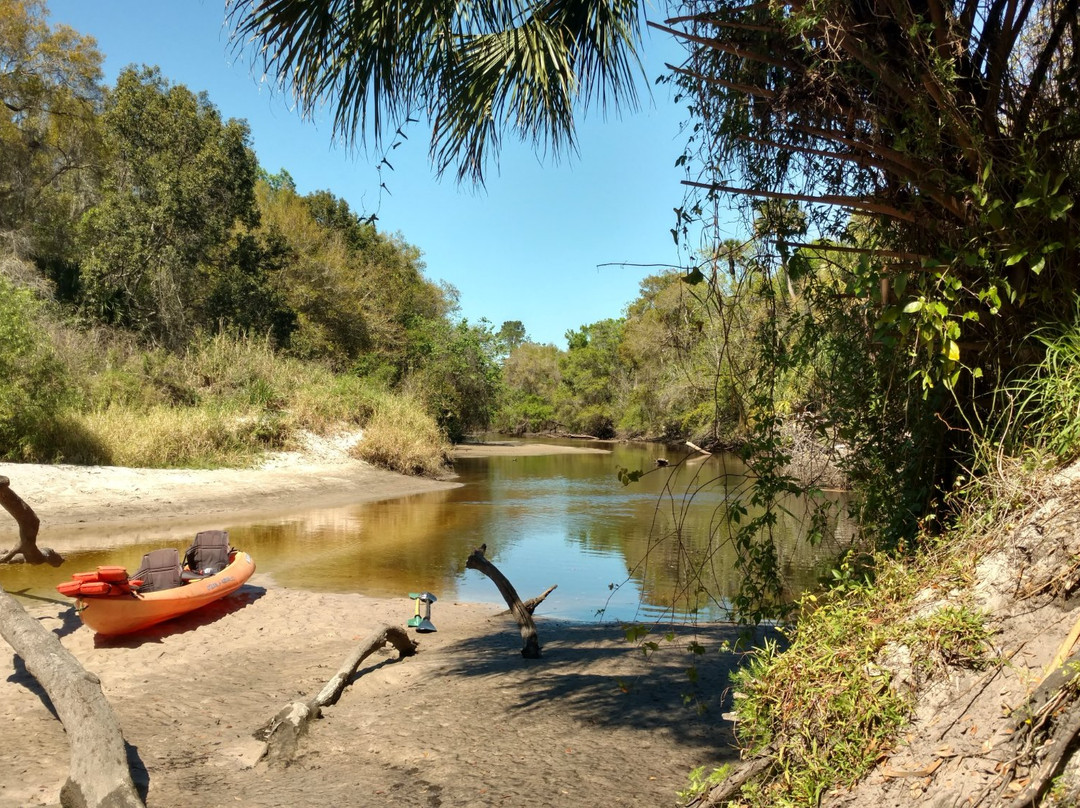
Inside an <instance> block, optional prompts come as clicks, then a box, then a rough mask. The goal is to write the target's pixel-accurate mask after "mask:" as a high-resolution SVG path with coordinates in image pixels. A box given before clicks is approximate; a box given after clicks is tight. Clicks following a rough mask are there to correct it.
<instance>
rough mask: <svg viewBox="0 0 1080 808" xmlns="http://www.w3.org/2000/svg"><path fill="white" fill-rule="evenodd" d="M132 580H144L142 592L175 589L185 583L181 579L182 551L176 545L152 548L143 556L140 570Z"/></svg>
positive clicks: (140, 588) (140, 589) (141, 587)
mask: <svg viewBox="0 0 1080 808" xmlns="http://www.w3.org/2000/svg"><path fill="white" fill-rule="evenodd" d="M130 580H132V581H134V580H141V581H142V584H141V585H140V586H139V591H140V592H160V591H162V590H163V589H175V588H176V587H178V586H180V584H181V583H183V582H182V581H181V580H180V553H179V552H178V551H177V549H176V548H175V547H163V548H162V549H160V550H151V551H150V552H149V553H147V554H146V555H144V556H143V558H142V564H140V565H139V570H138V572H136V573H135V574H134V575H132V576H131V579H130Z"/></svg>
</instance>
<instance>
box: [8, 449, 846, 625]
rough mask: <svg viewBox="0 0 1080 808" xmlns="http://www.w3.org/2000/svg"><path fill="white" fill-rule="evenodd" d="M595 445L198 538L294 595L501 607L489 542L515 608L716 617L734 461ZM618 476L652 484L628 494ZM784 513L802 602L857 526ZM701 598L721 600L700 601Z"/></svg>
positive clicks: (113, 558) (787, 554)
mask: <svg viewBox="0 0 1080 808" xmlns="http://www.w3.org/2000/svg"><path fill="white" fill-rule="evenodd" d="M549 442H550V441H549ZM575 445H581V444H580V442H578V443H575ZM603 448H605V449H610V450H611V452H610V454H574V455H552V456H541V457H517V458H512V457H496V458H471V459H464V460H460V461H458V464H457V471H458V474H459V475H460V476H459V480H458V481H459V482H461V483H463V485H462V487H460V488H455V489H452V490H448V491H441V492H437V493H431V494H423V495H418V496H411V497H406V498H403V499H397V500H389V501H384V502H376V503H366V504H362V505H355V506H349V507H342V508H335V509H329V510H317V511H307V512H299V513H295V514H293V515H291V516H289V517H285V518H275V519H272V520H267V521H264V522H256V523H247V524H223V525H221V524H215V525H207V526H206V527H207V528H211V527H226V528H227V529H228V530H229V534H230V538H231V540H232V543H233V545H234V546H236V547H240V548H243V549H244V550H247V551H248V552H250V553H251V554H252V556H253V557H254V558H255V561H256V563H257V565H258V570H259V572H260V573H268V574H270V575H272V576H273V578H274V579H275V580H276V581H277V582H278V583H280V584H282V585H284V586H288V587H293V588H300V589H310V590H319V591H329V592H360V593H363V594H367V595H373V596H393V597H400V596H404V595H406V594H408V593H409V592H416V591H421V590H428V591H430V592H432V593H434V594H435V595H436V596H437V597H438V598H439V599H440V600H447V601H450V600H464V601H477V602H492V603H497V602H500V601H501V599H500V595H499V593H498V590H497V589H496V588H495V585H494V584H493V583H492V582H491V581H490V580H488V579H487V578H486V577H484V576H483V575H481V574H480V573H478V572H475V571H472V570H466V569H465V560H466V558H467V557H468V555H469V553H470V552H472V550H473V548H474V547H477V546H479V545H480V544H486V545H487V556H488V558H489V559H490V560H491V561H492V562H493V563H494V564H495V565H496V566H498V567H499V569H500V570H501V571H502V572H503V573H504V574H505V575H506V576H507V577H508V578H509V579H510V581H511V582H512V583H513V584H514V586H515V588H516V589H517V591H518V593H519V594H520V595H521V597H522V598H523V599H527V598H529V597H533V596H535V595H538V594H540V593H541V592H542V591H543V590H545V589H546V588H547V587H549V586H551V585H552V584H558V589H557V590H556V591H555V592H554V593H552V595H551V596H550V597H549V598H548V599H547V601H546V602H545V603H544V605H543V606H542V607H541V608H540V610H539V611H538V614H546V615H553V616H559V617H563V618H569V619H578V620H594V619H597V618H598V617H599V616H603V618H604V619H619V620H635V619H637V620H647V619H655V618H659V617H661V616H663V615H665V614H667V613H669V612H670V611H671V610H672V609H674V611H675V613H676V614H678V615H680V616H685V615H686V614H688V613H690V612H694V611H697V612H699V613H700V614H702V615H703V616H706V617H710V618H723V617H725V616H726V614H725V609H724V603H723V599H724V598H725V597H727V596H728V595H730V594H732V593H734V592H735V591H736V590H737V588H738V581H737V579H736V577H735V574H734V571H733V559H734V553H733V551H732V548H731V546H730V542H728V541H727V540H726V539H725V536H724V532H723V521H724V520H723V514H724V513H725V509H726V507H727V505H728V502H729V501H730V499H731V497H732V496H738V493H737V492H738V490H739V488H740V486H744V485H745V479H744V478H743V477H742V476H741V466H740V465H739V463H738V461H737V460H736V459H734V458H732V457H724V456H715V457H712V458H709V459H706V460H696V459H695V460H692V461H691V462H690V463H689V464H687V465H685V466H683V467H680V468H678V469H673V468H670V467H669V468H659V469H657V468H656V463H655V461H656V459H657V458H658V457H663V458H665V459H667V460H668V461H669V462H670V463H671V464H672V465H673V466H674V465H675V464H677V463H678V462H679V461H680V460H681V459H682V458H683V454H681V453H679V452H672V451H670V450H667V449H665V448H663V447H660V446H653V445H615V446H611V445H604V447H603ZM619 467H623V468H629V469H643V470H646V471H649V473H648V474H646V475H645V476H644V477H643V478H642V479H641V480H640V481H639V482H637V483H634V484H631V485H630V486H628V487H624V486H623V485H622V484H621V483H620V482H619V480H618V479H617V470H618V468H619ZM837 502H838V504H839V501H838V500H837ZM784 509H785V512H784V513H782V514H781V516H780V523H779V526H778V528H779V529H778V531H777V548H778V551H779V555H780V559H781V565H782V567H781V568H782V571H783V574H784V575H785V576H786V580H787V585H788V588H789V589H790V591H791V593H792V594H796V593H798V592H799V591H801V590H802V589H804V588H805V587H807V586H812V585H813V584H814V582H815V581H816V580H817V578H818V576H819V575H820V574H821V567H822V563H823V561H825V560H827V559H831V558H833V557H834V556H835V555H836V553H837V552H839V550H840V549H841V548H842V547H843V546H844V545H845V544H846V543H847V541H849V540H850V537H851V533H852V526H851V524H850V523H849V522H848V521H847V520H846V519H843V518H842V516H841V518H840V519H839V520H837V519H836V518H835V517H834V519H833V524H832V526H831V528H830V531H829V534H830V535H828V536H827V537H826V540H825V541H823V542H822V543H821V544H820V545H819V546H817V547H810V546H809V544H808V543H807V541H806V539H805V527H804V522H805V514H806V507H805V505H804V504H802V503H800V502H798V501H794V500H793V501H789V502H785V503H784ZM835 510H837V511H840V510H842V508H836V509H835ZM42 543H43V544H47V542H46V541H44V540H43V541H42ZM166 544H172V545H173V546H176V547H177V548H178V549H180V550H181V552H182V551H183V549H184V548H185V546H186V544H187V542H179V543H178V542H175V541H172V542H169V541H162V542H152V541H151V542H147V543H145V544H138V545H126V546H124V547H120V548H113V549H111V550H108V551H102V552H92V553H78V554H75V553H72V554H70V555H69V556H68V562H67V563H65V565H64V566H63V567H62V568H61V570H52V569H48V568H46V569H42V568H28V569H22V570H19V569H16V568H13V569H12V570H11V573H10V574H9V572H8V571H5V578H4V585H5V587H6V588H7V589H9V590H10V591H16V590H18V589H21V588H31V589H32V590H33V591H42V592H43V591H45V590H47V589H51V587H52V586H54V585H55V583H57V582H59V581H62V580H67V578H68V577H69V575H70V574H71V573H72V572H75V571H78V570H82V569H93V568H94V567H95V566H96V565H98V564H126V565H127V567H128V569H129V570H134V569H136V568H137V567H138V564H139V560H140V558H141V557H142V554H143V553H144V552H147V551H149V550H151V549H154V548H155V547H158V546H162V545H166ZM702 586H703V587H704V589H706V590H708V591H710V592H713V593H717V594H718V595H719V596H720V599H719V600H715V601H714V600H710V599H708V598H706V597H704V596H703V595H702V594H701V589H702ZM438 608H439V607H438V605H436V606H435V607H434V610H433V617H435V618H436V621H435V622H436V625H437V623H438V621H437V617H438Z"/></svg>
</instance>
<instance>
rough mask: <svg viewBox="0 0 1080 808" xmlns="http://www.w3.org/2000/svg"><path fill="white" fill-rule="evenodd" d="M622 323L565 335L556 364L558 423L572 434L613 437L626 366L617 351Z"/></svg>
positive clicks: (588, 327) (606, 322) (594, 325)
mask: <svg viewBox="0 0 1080 808" xmlns="http://www.w3.org/2000/svg"><path fill="white" fill-rule="evenodd" d="M625 324H626V323H625V320H622V319H618V320H614V319H609V320H600V321H599V322H596V323H592V324H591V325H585V326H582V327H581V328H579V329H577V330H576V331H567V332H566V342H567V351H566V353H565V354H564V355H563V357H562V360H561V362H560V363H559V372H560V375H561V382H562V384H561V387H560V391H559V402H558V412H559V420H560V421H562V423H563V424H564V425H565V426H569V427H570V428H571V429H573V430H574V431H584V432H587V433H589V434H590V435H595V436H596V437H598V438H613V437H615V427H616V425H617V423H618V420H619V414H620V412H621V410H622V404H623V401H624V400H625V395H626V388H627V386H628V383H627V373H626V371H627V366H626V362H625V360H624V358H623V354H622V351H621V344H622V336H623V330H624V328H625Z"/></svg>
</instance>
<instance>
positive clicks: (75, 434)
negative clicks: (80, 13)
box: [0, 0, 500, 471]
mask: <svg viewBox="0 0 1080 808" xmlns="http://www.w3.org/2000/svg"><path fill="white" fill-rule="evenodd" d="M46 15H47V11H46V8H45V5H44V3H43V2H40V0H26V1H25V2H23V0H0V102H2V103H0V151H2V152H3V154H4V158H5V159H4V160H3V161H2V165H0V236H3V247H2V253H3V255H2V257H3V265H2V267H0V309H2V311H3V313H4V317H3V330H2V333H0V364H2V365H3V367H4V368H7V370H6V371H5V372H4V374H3V380H2V382H0V388H2V392H0V400H2V401H3V403H4V407H3V410H4V412H5V413H7V415H5V416H4V420H3V422H2V423H0V457H7V458H15V459H39V460H55V459H61V458H62V459H68V460H76V461H83V462H91V461H93V462H112V461H118V460H119V459H120V458H119V457H118V455H117V452H120V451H124V452H126V451H127V450H126V449H121V447H119V446H117V445H115V444H116V443H117V440H119V442H121V443H123V439H122V438H120V437H119V436H120V433H119V432H118V431H117V429H116V428H114V427H115V425H118V424H121V423H123V422H124V421H125V419H126V420H127V421H128V422H129V424H128V430H129V438H130V440H128V441H127V442H126V443H127V446H135V445H139V444H140V441H139V440H138V439H137V436H136V435H135V434H134V433H135V432H138V428H137V427H136V426H135V423H134V422H135V421H139V422H140V423H143V424H145V425H146V430H147V432H148V433H149V432H152V431H154V430H155V429H157V430H159V431H161V432H164V433H170V434H173V435H176V434H177V433H178V432H183V431H184V429H185V427H184V424H186V425H188V426H192V428H194V425H196V424H198V423H203V424H204V427H205V428H203V429H201V430H200V434H199V435H198V436H196V435H195V434H194V433H193V432H190V431H189V432H188V434H187V436H186V437H183V438H181V439H179V440H178V441H177V443H178V444H183V445H185V446H186V448H179V447H178V446H172V447H169V448H165V447H164V446H162V447H159V448H151V447H150V446H149V443H146V444H143V445H145V446H146V451H145V452H143V453H141V454H140V453H139V452H134V453H126V454H125V455H124V458H123V460H124V462H146V463H152V464H164V465H172V464H178V463H185V462H188V463H190V462H195V463H200V464H201V463H213V462H221V461H222V460H225V459H228V458H231V457H235V456H237V455H244V454H245V453H250V452H251V451H253V450H255V449H257V448H258V447H260V446H263V447H265V446H276V445H281V444H282V443H283V442H287V438H288V435H289V434H291V430H292V428H293V427H301V426H302V427H313V426H320V425H321V426H325V425H326V424H325V423H324V419H323V417H322V416H321V415H320V414H318V413H315V412H313V411H312V410H311V409H310V408H308V407H307V405H306V402H304V401H303V400H302V396H300V394H299V392H298V391H297V390H296V389H295V388H293V386H292V381H290V380H289V379H290V378H295V374H296V372H297V371H296V370H295V368H294V367H293V366H292V365H290V364H289V363H290V362H294V361H297V360H300V361H303V362H307V363H309V364H308V367H309V371H303V372H301V373H300V374H299V375H300V376H303V377H305V378H307V380H308V383H309V384H311V385H312V387H313V388H321V387H323V386H324V385H325V384H326V382H325V380H324V379H323V377H322V373H323V370H322V369H323V368H325V369H327V370H329V371H330V372H332V373H334V374H337V375H339V376H341V377H342V378H343V382H342V383H341V384H338V385H337V386H336V389H337V392H334V393H332V394H331V395H330V399H331V400H333V401H336V400H338V397H339V394H340V395H341V396H345V397H346V398H347V397H348V396H349V395H353V396H355V397H356V398H355V401H354V407H353V408H352V409H351V410H350V409H349V408H347V407H346V408H345V410H344V411H343V412H339V413H338V416H339V419H340V420H343V421H345V422H349V421H355V420H356V419H357V418H358V417H359V416H361V415H366V416H371V415H372V414H374V412H375V410H374V409H373V408H372V407H371V406H370V402H369V399H370V397H371V395H373V393H372V392H371V390H372V389H374V388H373V387H372V385H374V386H375V388H379V389H383V390H397V391H400V392H401V393H402V395H405V396H406V398H407V400H408V401H409V402H413V405H410V406H414V408H416V409H417V410H418V411H422V412H426V416H424V417H427V418H429V419H431V421H432V423H434V424H437V425H438V427H439V428H440V429H441V432H442V434H443V435H448V436H452V437H455V438H459V437H460V436H461V435H463V434H464V433H465V432H466V431H468V430H473V429H477V428H483V427H484V426H486V425H487V422H488V420H489V418H490V415H491V411H492V408H493V406H494V403H495V400H496V395H497V389H498V386H499V378H498V367H497V364H496V356H497V352H498V351H499V350H500V347H499V345H500V343H498V342H497V340H496V339H495V336H494V335H493V334H492V333H491V330H490V328H489V327H488V326H487V325H486V324H485V323H480V324H478V325H470V324H468V323H465V322H460V321H459V320H458V318H457V316H456V313H457V293H456V291H455V290H454V289H452V288H450V287H446V286H443V285H440V284H436V283H433V282H431V281H430V280H428V279H427V278H426V277H425V275H424V270H425V266H424V263H423V261H422V260H421V252H420V250H419V249H417V248H416V247H414V246H412V245H410V244H408V243H407V242H406V241H405V240H404V239H402V238H401V237H400V236H398V235H389V234H386V233H383V232H380V231H379V230H378V229H377V228H376V227H375V225H374V224H373V223H372V221H370V220H368V219H366V218H364V217H362V216H361V215H360V214H359V213H357V212H355V211H353V210H351V209H350V208H349V205H348V204H347V203H346V202H345V201H344V200H342V199H340V198H338V197H336V196H334V195H333V194H332V193H331V192H330V191H319V192H315V193H311V194H306V195H304V194H300V193H299V192H298V191H297V190H296V187H295V184H294V183H293V181H292V179H291V177H290V176H289V174H288V172H287V171H286V170H284V169H282V170H280V171H279V172H278V173H276V174H270V173H268V172H267V171H265V170H264V169H261V168H260V167H259V166H258V164H257V162H256V159H255V154H254V151H253V149H252V144H251V137H250V133H249V130H248V127H247V124H246V123H245V122H243V121H238V120H235V119H224V118H223V117H222V115H221V114H220V112H219V111H218V109H217V108H216V107H215V106H214V104H213V103H212V101H211V99H210V98H209V97H208V96H207V95H206V94H205V93H197V92H193V91H192V90H189V89H188V88H187V87H184V86H182V85H176V84H173V83H171V82H170V81H169V80H168V79H167V78H166V77H165V76H163V75H162V74H161V72H160V71H159V70H158V69H157V68H153V67H129V68H126V69H125V70H123V71H122V72H121V73H120V75H119V77H118V78H117V80H116V84H115V86H112V87H108V86H104V85H103V84H102V83H101V60H102V57H101V55H100V53H98V51H97V50H96V48H95V47H94V42H93V40H91V39H89V38H87V37H83V36H80V35H79V34H78V33H76V32H75V31H72V30H71V29H69V28H66V27H64V26H58V27H56V28H51V27H50V26H49V25H48V23H47V19H46ZM218 337H221V338H222V339H224V340H225V341H224V342H216V341H215V340H216V339H217V338H218ZM225 344H229V345H234V346H237V347H236V350H235V354H234V357H233V358H234V360H235V361H237V362H238V363H239V364H240V368H242V369H243V370H241V371H240V372H241V373H246V374H247V376H248V381H247V382H244V383H243V385H242V387H243V391H242V392H241V393H240V395H239V397H237V396H234V395H232V394H225V393H223V391H222V390H221V389H220V387H221V385H220V382H221V381H222V380H223V378H229V377H231V376H232V375H233V374H234V373H236V372H237V369H236V368H229V367H228V366H226V365H215V366H213V367H208V366H207V365H206V362H207V361H208V359H209V358H210V357H212V356H214V355H219V354H220V351H219V350H218V349H217V348H213V346H215V345H217V346H219V347H220V346H221V345H225ZM87 345H93V346H94V347H96V348H98V349H99V351H100V353H98V354H94V353H92V352H89V353H88V351H87V350H86V346H87ZM242 346H249V347H250V350H249V349H247V348H244V347H242ZM255 346H261V347H258V348H256V347H255ZM267 351H269V352H270V354H271V355H273V356H275V357H277V358H276V359H274V360H273V361H272V362H269V363H268V362H267V360H266V352H267ZM211 364H213V363H211ZM139 365H141V368H140V367H139ZM196 366H201V367H202V370H201V371H197V370H196ZM200 373H201V374H202V375H201V376H200V375H199V374H200ZM193 374H195V375H194V377H193ZM349 379H364V380H366V382H365V385H364V386H362V387H356V386H355V385H352V384H351V383H350V382H349V381H348V380H349ZM226 386H227V385H226ZM409 389H416V390H419V391H422V392H423V395H421V396H409V395H407V391H408V390H409ZM350 391H351V392H350ZM358 391H362V394H361V392H358ZM298 396H299V397H298ZM248 407H254V408H255V409H253V410H252V409H246V408H248ZM331 408H332V405H331ZM385 409H386V407H382V408H380V411H382V410H385ZM405 409H406V410H408V409H409V407H408V406H407V407H405ZM301 410H302V411H303V414H301V415H298V414H297V413H298V411H301ZM121 413H123V414H121ZM294 416H296V417H294ZM409 417H410V418H413V419H414V420H415V418H416V417H417V416H416V415H415V414H411V415H410V416H409ZM64 419H68V422H66V426H65V428H64V429H60V428H58V427H57V424H58V423H61V422H63V421H64ZM71 419H74V421H72V420H71ZM73 424H77V426H78V428H75V427H74V426H73ZM110 435H111V436H112V438H110V437H109V436H110ZM95 436H96V437H95ZM114 439H115V440H114ZM166 440H167V439H166ZM215 458H216V459H215ZM426 470H427V471H430V468H426Z"/></svg>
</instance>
